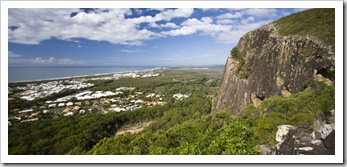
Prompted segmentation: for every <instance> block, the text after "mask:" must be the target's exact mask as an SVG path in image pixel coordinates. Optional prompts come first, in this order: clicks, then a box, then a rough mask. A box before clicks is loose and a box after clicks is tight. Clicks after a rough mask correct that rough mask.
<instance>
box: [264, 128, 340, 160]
mask: <svg viewBox="0 0 347 167" xmlns="http://www.w3.org/2000/svg"><path fill="white" fill-rule="evenodd" d="M279 127H280V126H279ZM310 127H311V125H309V124H307V125H292V126H289V127H288V125H284V126H283V127H281V128H279V131H284V133H283V132H279V133H280V134H285V135H283V136H282V138H281V140H280V141H279V143H278V144H277V145H276V147H274V148H273V149H272V150H273V151H272V152H271V153H269V154H276V155H331V154H335V130H333V131H332V132H331V133H330V134H329V135H328V136H327V137H326V138H325V139H324V140H322V139H315V138H314V136H312V135H311V134H312V133H315V132H312V130H311V128H310ZM287 130H288V132H287ZM319 134H320V133H319ZM276 139H277V135H276Z"/></svg>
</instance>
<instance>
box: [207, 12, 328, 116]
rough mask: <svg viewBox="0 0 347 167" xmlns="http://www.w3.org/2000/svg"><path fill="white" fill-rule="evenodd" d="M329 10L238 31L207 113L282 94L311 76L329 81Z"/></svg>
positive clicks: (298, 87)
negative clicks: (238, 37) (218, 87)
mask: <svg viewBox="0 0 347 167" xmlns="http://www.w3.org/2000/svg"><path fill="white" fill-rule="evenodd" d="M334 16H335V11H334V9H311V10H307V11H304V12H300V13H297V14H293V15H290V16H287V17H284V18H282V19H280V20H278V21H275V22H272V23H270V24H268V25H265V26H263V27H261V28H259V29H256V30H254V31H251V32H249V33H247V34H245V35H243V36H242V37H241V39H240V40H239V42H238V44H237V45H236V46H235V47H234V48H233V49H232V51H231V53H230V56H229V57H228V59H227V62H226V65H225V69H224V73H223V77H222V81H221V85H220V89H219V92H218V94H217V96H216V98H215V99H214V101H213V108H212V113H214V112H218V111H223V110H227V111H228V112H230V113H231V114H233V115H238V114H239V113H240V110H241V109H242V108H244V107H245V106H246V105H248V104H254V105H255V106H256V107H257V106H259V105H260V103H261V102H262V100H264V99H265V98H268V97H270V96H275V95H281V96H284V97H287V96H289V95H290V94H292V93H297V92H299V91H302V90H303V89H304V87H305V84H307V83H308V82H309V81H313V80H318V81H322V82H324V83H326V84H328V85H333V84H334V70H335V65H334V64H335V50H334V47H335V44H334V35H335V31H334V25H335V22H334Z"/></svg>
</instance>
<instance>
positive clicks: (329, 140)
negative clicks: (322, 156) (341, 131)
mask: <svg viewBox="0 0 347 167" xmlns="http://www.w3.org/2000/svg"><path fill="white" fill-rule="evenodd" d="M323 143H324V146H325V147H326V148H328V149H335V130H333V131H331V133H330V134H329V135H328V136H327V137H326V138H325V139H324V140H323Z"/></svg>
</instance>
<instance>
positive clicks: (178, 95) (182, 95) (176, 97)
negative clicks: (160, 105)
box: [172, 93, 189, 100]
mask: <svg viewBox="0 0 347 167" xmlns="http://www.w3.org/2000/svg"><path fill="white" fill-rule="evenodd" d="M172 97H173V98H175V99H176V100H183V99H186V98H188V97H189V95H186V94H182V93H176V94H174V95H173V96H172Z"/></svg>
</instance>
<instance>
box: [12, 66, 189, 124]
mask: <svg viewBox="0 0 347 167" xmlns="http://www.w3.org/2000/svg"><path fill="white" fill-rule="evenodd" d="M159 75H160V74H159V73H155V72H153V71H148V72H126V73H117V74H114V75H111V76H107V77H105V76H100V77H92V78H78V79H70V80H67V79H65V80H58V81H49V82H44V83H41V84H34V83H30V84H27V85H25V86H17V87H14V88H10V87H9V99H8V100H9V101H11V100H16V99H15V98H14V97H17V98H18V97H19V98H20V99H22V100H25V101H33V100H37V99H43V98H46V97H49V96H50V95H53V94H56V93H60V92H62V91H67V90H74V92H75V93H73V94H69V95H66V96H63V97H59V98H55V99H49V100H46V101H44V102H42V103H40V105H37V104H33V105H32V106H31V107H29V108H15V109H11V110H10V111H9V121H8V124H9V125H12V124H13V123H18V122H28V121H38V120H40V118H42V117H44V116H45V115H49V116H50V117H51V118H57V117H61V116H65V117H66V116H74V115H77V114H88V113H102V114H107V113H109V112H129V111H135V110H137V109H139V108H143V107H153V106H157V105H166V104H167V102H166V100H167V99H170V98H172V99H174V100H184V99H186V98H189V94H182V93H181V92H177V93H175V94H173V95H168V94H160V93H154V92H149V93H146V92H141V91H136V90H137V89H136V87H118V88H116V89H115V90H114V91H98V90H96V91H95V90H94V91H91V90H89V88H92V87H93V86H94V84H92V83H88V82H87V81H88V80H118V79H121V78H141V77H142V78H145V77H157V76H159ZM12 91H15V92H16V93H13V92H12Z"/></svg>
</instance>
